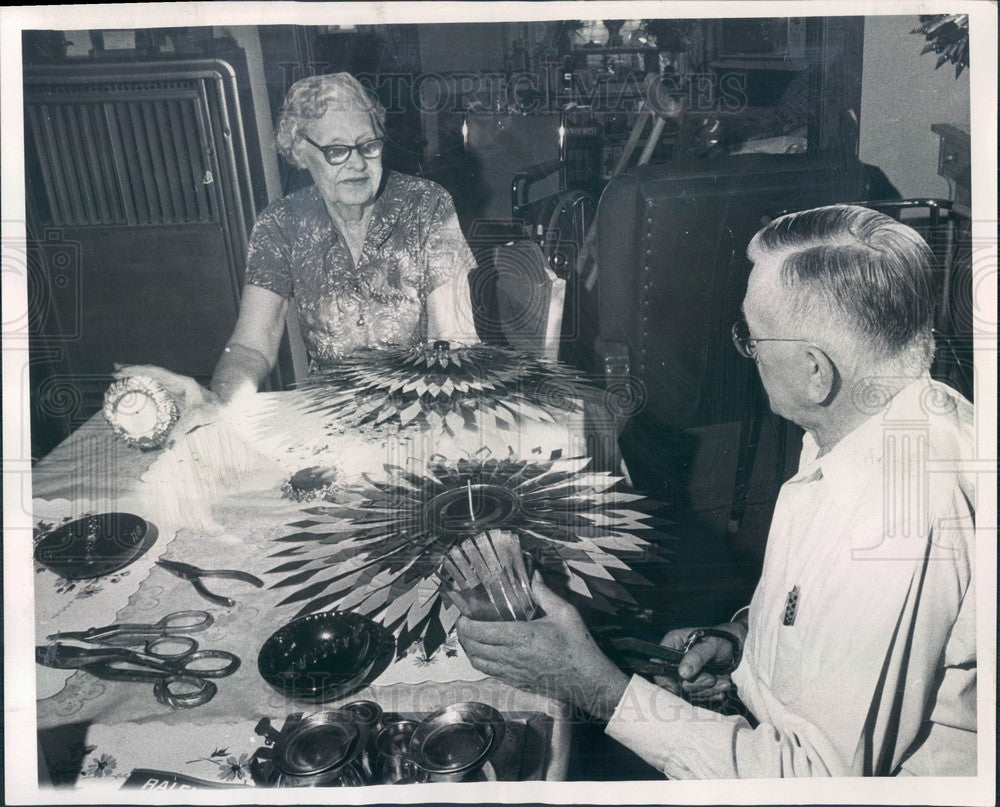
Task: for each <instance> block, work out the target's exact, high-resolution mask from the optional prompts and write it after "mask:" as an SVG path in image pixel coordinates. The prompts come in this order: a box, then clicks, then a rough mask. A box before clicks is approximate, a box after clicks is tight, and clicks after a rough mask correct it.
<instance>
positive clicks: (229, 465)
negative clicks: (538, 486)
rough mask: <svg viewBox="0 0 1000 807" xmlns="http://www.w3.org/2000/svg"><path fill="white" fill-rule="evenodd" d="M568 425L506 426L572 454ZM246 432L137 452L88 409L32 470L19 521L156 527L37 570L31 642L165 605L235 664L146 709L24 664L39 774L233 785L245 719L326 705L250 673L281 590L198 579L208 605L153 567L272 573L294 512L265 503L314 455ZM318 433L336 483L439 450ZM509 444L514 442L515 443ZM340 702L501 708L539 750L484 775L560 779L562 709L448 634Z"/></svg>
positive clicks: (279, 615)
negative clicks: (125, 554) (93, 564)
mask: <svg viewBox="0 0 1000 807" xmlns="http://www.w3.org/2000/svg"><path fill="white" fill-rule="evenodd" d="M294 394H295V393H292V392H285V393H263V394H261V396H259V397H260V399H261V400H268V401H269V402H270V403H272V404H273V403H274V402H275V400H277V401H278V402H280V401H281V400H282V399H281V398H280V397H275V396H290V395H294ZM267 396H271V397H270V398H268V397H267ZM279 409H280V407H279ZM243 425H245V424H243ZM306 431H307V432H308V433H311V434H314V432H310V431H309V430H306ZM581 432H582V421H579V420H577V421H574V420H573V419H572V418H570V419H562V420H561V421H560V422H559V423H550V424H542V423H539V424H533V425H532V426H531V429H529V430H522V431H520V432H519V433H518V435H516V437H517V438H518V439H519V441H520V443H521V444H523V443H524V441H525V440H529V441H534V442H536V443H537V444H538V445H537V446H536V448H537V449H538V450H539V451H543V452H548V451H551V450H555V449H557V448H558V447H562V450H564V451H566V450H568V451H573V450H574V448H575V447H576V446H578V445H579V444H580V443H578V442H576V441H577V440H580V439H581V438H580V433H581ZM248 434H249V433H248V432H247V431H246V429H245V428H243V426H242V425H240V424H236V423H232V422H220V423H216V424H212V425H210V426H206V427H204V428H202V429H199V430H197V431H195V432H193V433H192V434H191V435H189V436H188V438H187V439H186V440H182V441H178V443H177V444H176V445H175V446H174V448H172V449H170V450H169V451H163V452H149V453H143V452H139V451H136V450H134V449H130V448H128V447H126V446H125V445H124V444H123V443H121V442H120V441H118V440H117V439H115V438H114V436H113V435H112V433H111V431H110V429H109V427H108V426H107V425H106V424H105V423H104V421H103V418H101V417H100V416H97V417H95V418H93V419H92V420H90V421H88V422H87V423H86V424H84V425H83V426H82V427H81V428H80V429H79V430H78V431H77V432H76V433H74V434H73V435H71V436H70V438H68V439H67V440H66V441H65V442H64V443H62V444H61V445H60V446H58V447H57V448H56V449H55V450H54V451H53V452H52V453H51V454H50V455H49V456H48V457H46V458H45V459H44V460H43V461H41V462H40V463H38V465H37V466H36V468H35V470H34V478H33V495H34V519H35V521H36V523H38V522H41V525H42V528H45V527H46V526H47V525H52V524H58V523H60V522H61V521H65V520H68V519H71V518H78V517H81V516H82V515H84V514H85V513H87V512H104V511H109V510H115V511H124V512H132V513H135V514H137V515H140V516H142V517H143V518H145V519H147V520H148V521H150V522H152V523H153V524H155V525H156V527H157V529H158V532H159V535H158V538H157V540H156V543H155V544H154V545H153V546H152V548H151V549H150V550H149V551H148V552H147V553H146V554H145V555H144V556H142V557H141V558H140V559H138V560H137V561H135V562H134V563H133V564H131V565H130V566H128V567H127V568H126V569H124V570H122V571H121V572H119V573H116V574H113V575H109V576H107V577H104V578H99V579H98V580H96V581H89V582H88V581H78V582H77V583H75V584H72V583H69V582H67V581H64V580H61V579H60V578H58V577H56V576H55V575H54V574H52V573H51V572H49V571H47V570H44V569H42V568H41V567H40V566H39V567H38V568H37V569H36V575H35V593H36V635H37V643H39V644H43V643H44V637H45V636H47V635H48V634H50V633H53V632H54V631H56V630H62V631H65V630H80V629H86V628H88V627H92V626H96V625H103V624H108V623H110V622H113V621H141V622H155V621H157V620H158V619H159V618H161V617H162V616H164V615H166V614H168V613H171V612H173V611H178V610H186V609H203V610H206V611H209V612H210V613H212V614H213V616H214V617H215V621H214V624H213V625H212V626H211V627H210V628H208V629H207V630H205V631H203V632H201V633H199V634H197V639H198V642H199V643H200V644H201V646H202V647H210V648H216V649H223V650H227V651H230V652H232V653H235V654H236V655H238V656H239V657H240V658H241V659H242V665H241V667H240V669H239V670H238V671H237V672H236V673H234V674H233V675H232V676H230V677H228V678H223V679H218V680H217V684H218V693H217V694H216V696H215V697H214V698H213V699H212V700H211V701H210V702H208V703H206V704H203V705H202V706H199V707H197V708H194V709H171V708H170V707H167V706H163V705H161V704H159V703H158V702H157V701H156V700H155V699H154V697H153V692H152V684H148V683H123V682H107V681H103V680H99V679H97V678H95V677H93V676H91V675H90V674H89V673H87V672H82V671H79V672H68V671H60V670H52V669H49V668H45V667H41V666H38V667H36V670H37V684H38V697H39V701H38V728H39V736H40V741H41V744H42V749H43V752H44V757H45V762H46V764H47V766H48V769H49V774H50V776H51V777H52V779H53V781H54V782H69V781H73V782H74V783H75V784H76V785H77V786H79V787H87V788H99V787H113V788H117V787H120V786H121V784H122V782H123V781H124V780H125V779H126V778H127V776H128V774H129V773H130V772H131V771H132V770H133V769H137V768H150V769H158V770H166V771H173V772H176V773H180V774H184V775H188V776H192V777H196V778H199V779H203V780H215V781H219V782H224V783H231V784H249V781H248V780H249V776H248V774H247V770H246V764H247V760H248V758H249V756H250V755H252V753H253V751H254V750H255V749H256V748H258V747H260V745H261V744H262V742H261V738H260V737H258V736H257V735H256V734H255V733H254V727H255V725H256V724H257V722H258V720H259V719H260V718H261V717H265V716H266V717H269V718H270V719H271V720H272V722H273V723H274V724H275V725H280V724H281V722H282V721H283V720H284V718H285V716H286V715H288V714H290V713H293V712H301V711H305V712H310V711H319V710H321V709H323V708H330V707H331V706H336V703H333V704H327V705H324V706H322V707H310V706H308V705H304V704H301V703H296V702H293V701H290V700H288V699H287V698H285V697H284V696H283V695H281V694H279V693H278V692H276V691H275V690H273V689H271V688H269V686H268V685H267V684H266V683H265V682H264V681H263V679H262V678H261V677H260V675H259V674H258V672H257V665H256V657H257V651H258V649H259V647H260V645H261V644H262V643H263V641H264V639H266V637H267V636H269V635H270V634H271V633H272V632H273V631H274V630H276V629H277V628H278V627H280V626H281V625H283V624H285V623H286V622H287V621H289V620H290V619H291V618H292V617H293V616H294V615H295V612H296V608H295V607H290V606H278V605H277V603H278V602H279V601H280V600H281V599H282V598H283V597H284V596H286V594H287V592H283V591H281V590H280V589H279V590H272V589H271V588H268V587H265V588H264V589H256V588H253V587H251V586H248V585H246V584H241V583H227V582H224V581H220V582H215V581H213V582H212V586H213V587H215V588H216V589H217V590H218V591H220V592H221V593H224V594H225V595H226V596H229V597H231V598H233V599H234V600H236V604H235V606H233V607H232V608H224V607H220V606H216V605H213V604H212V603H209V602H207V601H206V600H204V599H202V598H201V597H200V596H199V595H198V594H197V593H196V591H195V590H194V588H193V587H192V586H191V585H190V583H188V582H186V581H184V580H181V579H180V578H178V577H175V576H173V575H171V574H170V573H168V572H167V571H166V570H164V569H162V568H161V567H159V566H156V565H155V564H154V561H155V560H156V559H157V558H159V557H167V558H172V559H175V560H187V561H190V562H194V563H196V564H197V565H199V566H203V567H205V568H239V569H241V570H243V571H247V572H250V573H252V574H255V575H257V576H258V577H261V578H263V579H265V580H267V581H268V583H270V582H273V580H274V576H273V575H272V576H271V577H270V579H269V577H268V571H269V569H270V568H273V567H274V565H275V561H274V560H273V559H272V558H270V557H269V555H270V554H271V553H272V552H273V551H274V550H275V546H274V539H275V538H276V537H278V536H279V535H281V534H282V533H283V532H287V526H286V525H287V524H288V523H289V522H290V521H292V520H294V519H295V517H296V515H299V514H300V508H301V505H299V504H297V503H295V502H292V501H288V500H286V499H283V498H281V497H280V495H279V493H278V490H279V487H280V484H281V482H282V481H283V480H284V479H286V478H287V476H288V475H289V473H290V471H291V470H293V469H296V468H297V467H302V466H301V464H300V463H302V462H304V461H306V460H307V459H309V458H310V457H311V458H312V459H313V460H315V456H316V455H315V454H312V453H311V452H313V450H314V449H315V445H307V444H306V443H308V442H309V441H308V440H306V441H304V442H300V443H299V444H298V445H297V446H289V445H288V444H287V442H288V441H287V440H286V441H285V442H284V443H283V444H282V445H280V446H279V445H277V444H275V443H273V442H272V443H268V442H267V441H266V440H255V439H254V438H253V435H250V436H249V437H248ZM338 440H339V441H340V442H339V443H338ZM504 440H507V441H508V442H509V441H510V436H509V435H507V436H504V435H497V434H492V435H491V434H489V433H480V434H476V435H474V436H473V439H472V441H471V443H469V444H468V446H469V449H470V450H472V451H479V450H482V448H483V446H484V445H486V446H487V447H489V446H490V445H492V446H493V449H494V450H498V449H497V446H498V445H499V444H500V443H502V442H503V441H504ZM401 441H402V442H401ZM406 441H408V442H406ZM329 442H330V440H329V437H328V436H327V437H324V444H325V450H326V451H327V452H330V451H332V452H333V453H332V454H330V453H327V454H326V455H324V456H342V457H343V458H344V462H343V463H342V464H343V471H344V478H345V479H351V480H356V479H358V478H360V476H361V475H362V474H363V473H365V472H366V471H367V472H369V473H373V472H375V471H376V470H377V469H378V468H379V467H381V463H382V462H383V461H385V460H386V459H387V458H388V459H391V458H394V457H395V458H398V457H399V456H400V452H404V453H405V452H407V451H409V452H411V454H412V453H413V452H416V453H417V455H419V456H418V460H419V459H420V456H423V455H421V453H420V452H424V453H426V452H428V451H432V450H434V451H440V450H441V445H442V441H438V440H434V439H424V438H421V439H419V440H416V441H414V440H413V439H412V436H404V437H400V438H399V440H396V441H395V442H393V441H392V440H388V441H387V440H382V441H381V442H379V441H372V440H370V439H369V440H366V439H364V438H362V437H360V436H359V435H357V434H345V435H340V436H339V437H336V438H335V439H334V440H333V446H332V448H331V446H330V445H329ZM404 442H405V446H404V445H403V443H404ZM443 442H444V444H446V445H447V447H448V449H449V450H462V449H461V444H462V440H461V439H459V438H454V439H452V442H451V443H450V444H449V443H448V441H447V440H445V441H443ZM251 443H252V445H251ZM373 446H375V448H374V449H373ZM514 450H516V451H523V450H524V448H523V445H519V446H517V447H514ZM348 455H349V456H348ZM364 457H367V460H365V459H364ZM355 699H370V700H374V701H376V702H378V703H379V704H380V705H381V706H382V707H383V709H385V711H393V712H400V713H408V714H426V713H429V712H432V711H435V710H436V709H438V708H441V707H443V706H445V705H448V704H451V703H456V702H461V701H470V700H473V701H482V702H484V703H487V704H490V705H491V706H494V707H495V708H497V709H499V710H500V711H501V712H502V713H504V714H506V715H508V716H511V715H515V716H520V717H519V718H518V720H520V724H522V725H524V726H527V725H528V724H529V723H530V724H531V726H533V727H534V729H533V730H534V732H535V735H539V732H540V733H541V739H542V741H543V746H544V747H545V753H544V754H541V755H538V758H537V759H535V760H527V763H528V764H524V763H525V760H520V762H519V767H518V768H517V770H516V771H515V772H513V773H512V772H511V771H513V770H514V769H513V768H512V767H510V766H508V770H507V771H506V772H504V771H501V770H499V769H498V770H497V776H498V777H501V778H502V777H503V776H505V775H506V776H511V777H513V778H518V777H520V778H535V779H550V780H558V779H562V778H564V777H565V773H566V769H567V761H568V759H567V757H568V751H569V721H568V714H567V710H566V708H565V707H564V706H563V705H561V704H558V703H555V702H553V701H549V700H547V699H545V698H543V697H540V696H537V695H532V694H528V693H524V692H520V691H518V690H515V689H512V688H511V687H508V686H506V685H505V684H503V683H502V682H500V681H497V680H494V679H490V678H487V677H484V676H483V675H482V674H481V673H479V672H477V671H476V670H474V669H473V668H472V666H471V665H470V664H469V662H468V660H467V659H466V658H465V656H464V653H463V652H462V650H461V648H460V647H459V646H458V645H457V642H455V640H454V638H453V637H452V638H451V639H449V641H448V642H446V644H445V645H444V646H443V647H442V648H441V650H439V651H438V652H437V653H436V654H434V655H433V656H432V657H431V658H429V659H428V658H426V657H425V656H424V654H423V653H422V652H421V651H419V650H412V651H411V652H409V653H408V654H407V655H406V656H405V657H404V658H402V659H400V660H399V661H397V662H396V663H394V664H392V665H391V666H390V667H389V668H388V669H387V670H386V671H385V673H383V674H382V675H381V676H380V677H379V678H378V679H377V680H375V681H374V682H373V683H372V684H371V686H369V687H368V688H367V689H364V690H362V691H360V692H357V693H354V694H352V695H350V696H349V697H348V698H346V700H355ZM539 727H540V728H539ZM515 734H516V732H515ZM535 739H536V740H537V739H538V736H535ZM515 756H516V755H515ZM498 767H499V766H498Z"/></svg>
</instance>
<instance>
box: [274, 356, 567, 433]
mask: <svg viewBox="0 0 1000 807" xmlns="http://www.w3.org/2000/svg"><path fill="white" fill-rule="evenodd" d="M585 388H586V383H585V382H584V381H583V379H581V378H580V377H579V376H578V375H577V374H576V373H575V372H574V371H572V370H571V369H569V368H568V367H566V366H565V365H561V364H559V363H557V362H551V361H545V360H542V359H537V358H535V357H533V356H528V355H524V354H520V353H516V352H514V351H510V350H505V349H501V348H496V347H491V346H488V345H482V344H479V345H471V346H468V347H455V348H452V347H451V346H450V345H449V343H448V342H435V343H433V344H427V343H424V344H420V345H416V346H414V347H407V348H388V349H373V350H364V351H360V352H358V353H356V354H354V355H352V356H348V357H345V358H344V359H343V360H342V362H341V363H340V364H339V365H338V366H337V367H336V368H334V369H331V370H327V371H324V372H319V373H314V374H312V375H311V376H310V377H309V379H308V380H307V381H306V382H305V383H304V384H303V385H302V386H300V387H299V395H298V396H296V399H295V400H294V401H293V402H292V403H291V404H289V403H288V402H286V401H282V402H281V406H282V407H287V406H288V405H291V406H292V407H295V408H296V409H297V410H298V411H300V412H302V413H320V414H321V415H322V416H323V417H324V418H327V416H328V420H327V421H325V422H326V423H327V425H328V427H329V428H331V429H337V428H340V429H347V428H350V429H360V430H362V431H364V430H369V429H380V428H381V429H393V428H409V427H417V428H421V429H426V428H441V429H443V430H444V431H445V432H447V433H450V434H457V433H458V432H460V431H462V430H466V429H468V430H475V429H476V428H477V423H478V421H477V416H478V415H479V414H480V413H482V412H484V411H486V410H488V411H489V412H490V416H491V419H492V418H493V417H495V418H496V421H497V422H498V423H499V424H500V426H501V427H502V428H504V427H506V428H513V427H515V426H517V425H518V424H520V423H521V422H522V421H523V420H525V419H531V420H538V421H543V422H552V421H553V420H555V418H556V417H558V414H559V413H561V412H567V411H571V412H578V411H580V410H581V405H580V404H579V399H580V397H581V394H582V393H584V392H585V391H586V389H585Z"/></svg>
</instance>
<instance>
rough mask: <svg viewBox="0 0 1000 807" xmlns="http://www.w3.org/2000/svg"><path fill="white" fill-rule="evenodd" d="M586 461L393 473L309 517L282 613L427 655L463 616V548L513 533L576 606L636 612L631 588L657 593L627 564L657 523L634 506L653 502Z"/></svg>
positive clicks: (474, 463) (290, 559)
mask: <svg viewBox="0 0 1000 807" xmlns="http://www.w3.org/2000/svg"><path fill="white" fill-rule="evenodd" d="M588 462H589V460H588V459H587V458H572V459H563V458H561V457H560V456H559V455H558V453H556V454H554V455H552V456H551V457H550V458H549V459H542V458H538V459H530V460H527V459H517V458H514V457H513V456H511V457H509V458H506V459H495V458H491V457H488V456H487V457H485V458H483V457H480V458H473V459H460V460H457V461H448V460H443V459H442V460H435V461H431V462H429V463H428V464H426V465H425V466H423V467H422V468H419V469H418V470H408V469H404V468H401V467H398V466H386V472H387V476H386V478H385V479H384V480H382V481H374V480H371V479H368V483H369V486H365V487H362V488H359V489H357V490H356V491H355V495H354V500H353V501H352V502H351V503H350V504H344V505H324V506H314V507H309V508H306V509H303V510H302V511H301V512H302V515H303V518H301V519H299V520H297V521H295V522H293V523H291V524H289V527H292V528H294V529H295V531H294V532H292V533H290V534H288V535H285V536H284V537H282V538H279V539H278V540H279V541H280V542H282V543H284V544H288V545H289V546H287V548H284V549H281V550H279V551H277V552H275V553H274V554H273V555H272V557H274V558H280V559H281V562H280V564H279V565H277V566H275V567H274V568H272V569H271V570H270V572H269V573H270V574H275V575H281V576H282V579H281V580H279V581H278V582H277V583H275V584H274V585H273V586H272V588H287V589H291V593H290V594H289V595H288V596H287V597H286V598H285V599H284V600H282V602H281V603H279V605H292V604H300V605H301V608H300V611H299V614H300V615H301V614H306V613H311V612H314V611H321V610H339V611H354V612H355V613H360V614H365V615H367V616H370V617H372V618H373V619H376V620H377V621H380V622H381V623H382V624H383V625H385V626H386V627H387V628H389V629H391V630H393V631H394V632H395V633H396V634H397V637H398V640H397V648H398V652H399V653H400V654H401V655H402V654H403V653H404V652H405V651H406V649H407V648H408V647H409V646H410V645H412V644H414V643H416V642H417V641H421V642H422V643H423V646H424V651H425V652H426V653H427V654H428V655H429V654H430V653H433V652H434V650H436V649H437V647H438V646H439V645H440V644H441V643H442V642H443V641H444V639H445V638H446V636H447V634H448V632H449V631H450V629H451V627H452V625H453V624H454V622H455V620H456V619H457V617H458V611H457V609H455V608H454V607H453V606H452V605H451V604H450V603H449V602H448V601H447V600H442V590H441V582H440V573H441V569H442V564H443V563H444V562H445V559H446V556H447V554H448V553H449V551H451V550H452V549H453V548H454V547H456V546H458V545H459V544H461V543H462V542H464V541H467V540H469V539H470V538H473V537H475V536H477V535H481V534H482V533H484V532H485V531H487V530H504V531H507V532H509V533H513V534H514V535H516V536H517V538H518V540H519V541H520V546H521V549H522V550H523V551H526V552H527V553H529V555H530V557H531V558H532V559H533V562H534V563H535V564H536V565H537V566H540V567H541V568H542V569H544V570H545V571H546V580H547V582H551V583H552V584H553V585H554V586H555V587H556V589H557V590H558V591H560V592H561V593H562V594H564V595H565V596H567V597H568V598H569V599H570V600H575V601H576V602H577V604H580V605H587V606H590V607H593V608H598V609H602V610H605V611H610V612H612V613H614V612H616V611H617V610H619V609H620V608H622V607H628V606H630V605H634V604H635V600H634V599H633V598H632V596H631V595H630V594H629V592H628V591H627V589H626V588H625V586H626V585H634V584H639V585H642V584H647V581H646V580H645V579H644V578H642V577H641V576H640V575H638V574H636V573H635V572H633V571H632V570H631V568H630V567H629V565H628V564H627V563H626V562H625V560H626V559H632V560H636V559H640V558H646V557H649V555H650V554H652V545H651V544H650V543H649V542H648V541H646V540H644V539H643V538H640V537H638V536H637V535H636V534H634V533H635V532H636V531H641V530H645V529H649V528H650V527H651V524H650V523H649V521H650V519H649V517H648V516H647V515H646V514H644V513H642V512H640V511H637V510H634V509H632V508H627V507H625V505H629V504H630V503H633V502H637V501H638V500H641V499H642V498H643V497H641V496H638V495H635V494H629V493H622V492H618V491H615V490H612V488H613V487H614V486H615V484H616V483H617V482H618V481H619V477H616V476H613V475H611V474H608V473H593V472H588V471H587V470H586V466H587V464H588Z"/></svg>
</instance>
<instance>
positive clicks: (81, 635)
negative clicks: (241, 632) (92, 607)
mask: <svg viewBox="0 0 1000 807" xmlns="http://www.w3.org/2000/svg"><path fill="white" fill-rule="evenodd" d="M214 621H215V618H214V617H213V616H212V615H211V614H210V613H208V611H174V613H172V614H167V615H166V616H165V617H163V619H161V620H160V621H159V622H153V623H151V624H150V623H145V622H112V623H111V624H110V625H104V626H103V627H100V628H89V629H87V630H75V631H73V630H71V631H63V632H60V633H51V634H49V635H48V636H46V637H45V638H46V639H48V640H49V641H56V640H60V639H77V640H79V641H82V642H98V643H100V644H123V645H125V646H129V645H136V644H140V643H141V642H140V641H139V640H142V639H156V638H157V637H163V636H172V637H174V638H175V639H180V638H181V637H177V636H175V634H178V633H197V632H198V631H202V630H205V628H207V627H209V626H210V625H211V624H212V623H213V622H214ZM190 641H194V640H193V639H192V640H190Z"/></svg>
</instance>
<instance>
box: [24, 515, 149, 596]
mask: <svg viewBox="0 0 1000 807" xmlns="http://www.w3.org/2000/svg"><path fill="white" fill-rule="evenodd" d="M156 538H157V532H156V527H154V526H153V525H152V524H150V523H149V522H148V521H146V520H144V519H142V518H139V516H136V515H133V514H132V513H98V514H96V515H92V516H86V517H84V518H79V519H77V520H76V521H70V522H69V523H68V524H63V525H62V526H61V527H57V528H56V529H54V530H52V532H50V533H48V534H47V535H45V536H43V537H42V539H41V540H40V541H39V542H38V543H37V544H36V545H35V560H37V561H38V562H39V563H40V564H42V566H44V567H45V568H46V569H48V570H49V571H50V572H52V573H54V574H57V575H59V576H60V577H63V578H65V579H67V580H85V579H89V578H93V577H103V576H104V575H106V574H111V573H112V572H117V571H118V570H119V569H123V568H125V567H126V566H128V565H129V564H130V563H132V562H133V561H135V560H137V559H138V558H140V557H142V555H144V554H145V553H146V551H147V550H148V549H149V548H150V547H151V546H152V545H153V544H154V543H155V542H156Z"/></svg>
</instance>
